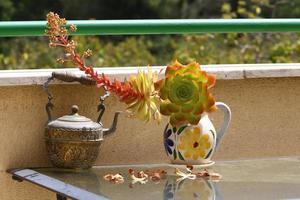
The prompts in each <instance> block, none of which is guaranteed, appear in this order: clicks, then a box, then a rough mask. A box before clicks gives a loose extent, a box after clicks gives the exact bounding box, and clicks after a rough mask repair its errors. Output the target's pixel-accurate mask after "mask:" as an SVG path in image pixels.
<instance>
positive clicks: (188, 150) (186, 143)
mask: <svg viewBox="0 0 300 200" xmlns="http://www.w3.org/2000/svg"><path fill="white" fill-rule="evenodd" d="M210 148H211V143H210V141H209V135H208V134H207V133H206V134H205V133H204V134H203V133H201V130H200V128H199V127H193V128H190V129H187V130H186V131H185V132H184V133H182V134H181V135H180V138H179V145H178V149H179V150H181V151H183V152H184V154H183V155H184V157H185V158H192V159H193V160H198V158H199V157H200V158H205V156H206V154H207V151H208V150H209V149H210Z"/></svg>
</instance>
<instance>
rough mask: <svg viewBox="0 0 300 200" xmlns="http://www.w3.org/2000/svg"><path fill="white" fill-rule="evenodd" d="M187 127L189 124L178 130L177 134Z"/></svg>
mask: <svg viewBox="0 0 300 200" xmlns="http://www.w3.org/2000/svg"><path fill="white" fill-rule="evenodd" d="M186 127H187V125H185V126H182V127H180V128H179V129H178V131H177V135H179V134H180V133H181V132H182V131H183V130H184V129H185V128H186Z"/></svg>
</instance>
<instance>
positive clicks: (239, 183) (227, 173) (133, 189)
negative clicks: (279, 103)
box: [33, 157, 300, 200]
mask: <svg viewBox="0 0 300 200" xmlns="http://www.w3.org/2000/svg"><path fill="white" fill-rule="evenodd" d="M175 167H179V168H182V169H183V168H184V166H178V165H171V164H151V165H121V166H101V167H93V168H92V169H89V170H64V169H57V168H38V169H33V170H34V171H35V172H38V173H40V174H42V175H46V176H49V177H52V178H54V179H55V180H59V181H62V182H63V183H66V184H70V185H71V186H75V187H77V188H80V189H82V190H83V191H88V192H90V194H94V195H95V197H96V198H95V199H97V197H99V199H101V197H104V198H106V199H117V200H118V199H122V200H127V199H128V200H133V199H157V200H159V199H163V200H171V199H187V200H189V199H201V200H202V199H204V200H208V199H212V200H214V199H216V200H219V199H299V198H300V158H299V157H290V158H273V159H261V160H241V161H223V162H216V164H215V165H214V166H212V167H211V169H212V170H213V171H214V172H217V173H219V174H221V175H222V179H221V180H220V181H218V182H214V181H212V180H207V179H202V178H197V179H195V180H190V179H185V180H181V181H180V180H178V177H177V176H175V175H174V169H175ZM129 168H133V169H135V170H136V171H141V170H147V169H150V170H154V169H164V170H166V171H167V172H168V175H167V177H166V178H165V179H162V180H160V181H159V182H153V181H151V180H149V181H148V182H147V183H146V184H139V183H136V184H132V182H131V179H130V177H129V175H128V169H129ZM195 171H197V170H195ZM108 173H111V174H115V173H121V174H122V175H123V176H124V178H125V182H124V183H122V184H113V183H110V182H108V181H105V180H104V179H103V176H104V175H105V174H108ZM54 185H55V184H54ZM65 187H68V186H67V185H66V186H65ZM48 189H49V188H48ZM78 199H80V198H78Z"/></svg>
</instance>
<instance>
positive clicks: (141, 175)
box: [128, 168, 148, 184]
mask: <svg viewBox="0 0 300 200" xmlns="http://www.w3.org/2000/svg"><path fill="white" fill-rule="evenodd" d="M128 173H129V176H130V178H131V183H132V184H135V183H140V184H145V183H147V181H148V175H147V174H146V173H145V172H143V171H140V172H138V173H137V176H135V174H134V170H133V169H131V168H130V169H129V170H128Z"/></svg>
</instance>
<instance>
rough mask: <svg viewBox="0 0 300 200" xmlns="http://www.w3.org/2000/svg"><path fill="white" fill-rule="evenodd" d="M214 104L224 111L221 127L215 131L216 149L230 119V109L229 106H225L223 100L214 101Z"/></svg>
mask: <svg viewBox="0 0 300 200" xmlns="http://www.w3.org/2000/svg"><path fill="white" fill-rule="evenodd" d="M215 105H216V106H217V108H218V109H220V110H222V111H223V112H224V118H223V123H222V125H221V128H220V129H219V130H218V131H217V139H216V148H215V149H217V148H218V146H219V144H220V141H221V139H222V138H223V136H224V134H225V132H226V130H227V128H228V126H229V123H230V121H231V110H230V108H229V106H227V105H226V104H225V103H223V102H216V104H215Z"/></svg>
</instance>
